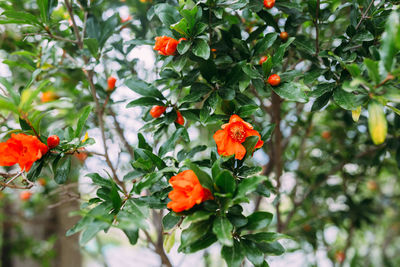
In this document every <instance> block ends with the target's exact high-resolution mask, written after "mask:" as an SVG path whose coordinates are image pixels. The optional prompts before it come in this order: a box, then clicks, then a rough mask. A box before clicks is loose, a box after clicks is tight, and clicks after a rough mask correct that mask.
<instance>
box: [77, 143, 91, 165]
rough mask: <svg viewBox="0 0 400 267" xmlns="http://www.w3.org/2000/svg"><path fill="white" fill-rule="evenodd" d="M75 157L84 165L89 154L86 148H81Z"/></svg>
mask: <svg viewBox="0 0 400 267" xmlns="http://www.w3.org/2000/svg"><path fill="white" fill-rule="evenodd" d="M74 157H75V158H77V159H78V160H79V161H80V162H81V163H82V164H83V163H84V162H85V160H86V159H87V157H88V153H87V152H86V151H85V148H84V147H81V148H79V149H78V151H76V152H75V153H74Z"/></svg>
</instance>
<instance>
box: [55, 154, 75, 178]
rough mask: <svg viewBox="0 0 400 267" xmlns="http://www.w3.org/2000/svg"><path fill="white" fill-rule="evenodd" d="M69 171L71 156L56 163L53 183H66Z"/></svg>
mask: <svg viewBox="0 0 400 267" xmlns="http://www.w3.org/2000/svg"><path fill="white" fill-rule="evenodd" d="M70 170H71V156H66V157H64V158H61V159H60V160H59V161H58V162H57V166H56V169H55V172H54V181H55V182H56V183H57V184H63V183H65V182H66V181H67V179H68V176H69V172H70Z"/></svg>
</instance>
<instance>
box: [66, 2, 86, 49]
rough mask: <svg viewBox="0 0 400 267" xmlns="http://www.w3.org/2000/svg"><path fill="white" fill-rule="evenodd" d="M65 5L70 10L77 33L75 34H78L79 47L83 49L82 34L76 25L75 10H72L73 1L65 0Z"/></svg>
mask: <svg viewBox="0 0 400 267" xmlns="http://www.w3.org/2000/svg"><path fill="white" fill-rule="evenodd" d="M65 6H66V8H67V10H68V14H69V16H70V17H71V21H72V28H73V29H74V33H75V36H76V43H77V44H78V47H79V48H80V49H83V42H82V39H81V36H80V34H79V30H78V26H77V25H76V21H75V17H74V12H73V10H72V5H71V3H70V2H69V0H65Z"/></svg>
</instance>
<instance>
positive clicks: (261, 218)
mask: <svg viewBox="0 0 400 267" xmlns="http://www.w3.org/2000/svg"><path fill="white" fill-rule="evenodd" d="M272 217H273V215H272V213H269V212H264V211H257V212H254V213H253V214H251V215H250V216H247V219H248V223H247V225H246V226H245V228H246V229H247V230H260V229H263V228H265V227H267V226H268V225H269V224H270V223H271V221H272Z"/></svg>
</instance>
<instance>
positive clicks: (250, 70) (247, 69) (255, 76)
mask: <svg viewBox="0 0 400 267" xmlns="http://www.w3.org/2000/svg"><path fill="white" fill-rule="evenodd" d="M242 70H243V72H244V73H246V74H247V75H248V76H249V77H250V78H251V79H262V78H263V77H262V76H261V74H260V73H259V72H258V71H257V70H255V69H254V67H252V66H251V65H250V64H246V65H243V67H242Z"/></svg>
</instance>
